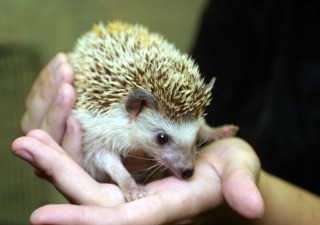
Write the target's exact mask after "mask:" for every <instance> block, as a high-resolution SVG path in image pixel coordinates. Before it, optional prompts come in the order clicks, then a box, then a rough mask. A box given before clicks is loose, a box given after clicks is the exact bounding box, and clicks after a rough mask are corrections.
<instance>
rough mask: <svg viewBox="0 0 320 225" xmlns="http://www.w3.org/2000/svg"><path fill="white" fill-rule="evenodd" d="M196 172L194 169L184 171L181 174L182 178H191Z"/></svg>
mask: <svg viewBox="0 0 320 225" xmlns="http://www.w3.org/2000/svg"><path fill="white" fill-rule="evenodd" d="M193 172H194V170H193V169H188V170H184V171H182V173H181V177H182V178H183V179H188V178H190V177H192V175H193Z"/></svg>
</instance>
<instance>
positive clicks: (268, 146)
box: [193, 0, 320, 194]
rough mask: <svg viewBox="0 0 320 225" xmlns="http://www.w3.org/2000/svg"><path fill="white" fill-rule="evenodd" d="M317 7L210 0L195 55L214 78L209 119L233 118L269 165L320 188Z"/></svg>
mask: <svg viewBox="0 0 320 225" xmlns="http://www.w3.org/2000/svg"><path fill="white" fill-rule="evenodd" d="M319 11H320V7H319V6H318V4H317V3H316V1H293V0H292V1H273V0H265V1H248V0H246V1H233V0H214V1H211V2H210V4H209V5H208V7H207V10H206V12H205V14H204V17H203V20H202V24H201V27H200V32H199V35H198V38H197V41H196V43H195V45H194V51H193V56H194V57H195V59H196V61H197V62H198V63H199V66H200V71H201V73H202V74H203V75H204V76H205V77H206V79H207V81H209V80H210V79H211V77H212V76H216V77H217V82H216V85H215V88H214V90H213V99H212V103H211V105H210V106H209V107H208V112H207V113H208V115H207V117H206V119H207V121H208V122H209V123H210V124H211V125H220V124H225V123H234V124H237V125H239V126H240V133H239V136H241V137H243V138H244V139H246V140H247V141H249V142H250V143H251V144H252V145H253V146H254V148H255V149H256V151H257V153H258V155H259V157H260V159H261V162H262V166H263V167H264V169H266V170H267V171H269V172H271V173H273V174H275V175H277V176H280V177H282V178H284V179H287V180H289V181H291V182H293V183H296V184H298V185H300V186H302V187H305V188H307V189H309V190H311V191H313V192H316V193H318V194H320V166H319V165H320V164H319V163H318V162H317V161H318V159H319V158H320V157H319V156H320V150H318V149H319V146H320V138H319V137H320V48H319V43H320V41H319V40H320V32H319V31H320V26H319V22H318V21H320V18H319V17H320V16H319V15H320V14H319V13H318V12H319Z"/></svg>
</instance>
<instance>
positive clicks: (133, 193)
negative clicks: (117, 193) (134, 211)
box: [124, 187, 147, 202]
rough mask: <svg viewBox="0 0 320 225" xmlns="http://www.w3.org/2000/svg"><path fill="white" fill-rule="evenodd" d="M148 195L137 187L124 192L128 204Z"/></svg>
mask: <svg viewBox="0 0 320 225" xmlns="http://www.w3.org/2000/svg"><path fill="white" fill-rule="evenodd" d="M146 195H147V192H146V191H145V190H144V189H143V188H140V187H136V188H134V189H131V190H128V191H125V192H124V197H125V199H126V201H127V202H132V201H135V200H138V199H140V198H143V197H145V196H146Z"/></svg>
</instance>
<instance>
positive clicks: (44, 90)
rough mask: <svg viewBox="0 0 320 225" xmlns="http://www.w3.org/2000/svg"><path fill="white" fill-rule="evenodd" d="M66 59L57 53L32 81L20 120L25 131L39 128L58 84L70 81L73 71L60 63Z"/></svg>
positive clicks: (65, 62)
mask: <svg viewBox="0 0 320 225" xmlns="http://www.w3.org/2000/svg"><path fill="white" fill-rule="evenodd" d="M67 60H68V59H67V56H66V55H65V54H63V53H60V54H58V55H57V56H56V57H55V58H54V59H53V60H52V61H51V62H50V63H49V64H48V65H47V66H46V67H45V68H44V69H43V70H42V72H41V73H40V75H39V77H38V78H37V79H36V81H35V82H34V84H33V86H32V88H31V91H30V93H29V95H28V97H27V100H26V112H25V113H24V115H23V117H22V120H21V128H22V130H23V131H24V132H25V133H26V132H28V131H29V130H31V129H34V128H39V126H40V123H41V121H42V119H43V118H44V115H45V114H46V112H47V110H48V108H49V105H50V104H51V102H52V101H53V99H54V96H55V95H56V92H57V90H58V87H59V86H60V84H61V83H62V82H67V83H71V82H72V80H73V71H72V68H71V66H69V68H68V67H67V68H65V67H62V68H61V65H62V64H67ZM70 68H71V69H70Z"/></svg>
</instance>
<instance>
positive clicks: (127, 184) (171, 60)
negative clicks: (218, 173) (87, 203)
mask: <svg viewBox="0 0 320 225" xmlns="http://www.w3.org/2000/svg"><path fill="white" fill-rule="evenodd" d="M69 57H70V62H71V64H72V65H73V67H74V73H75V79H74V86H75V90H76V95H77V101H76V106H75V109H74V110H73V114H74V115H75V116H76V118H77V119H78V120H79V122H80V124H81V125H82V128H83V166H84V168H85V170H86V171H87V172H88V173H89V174H90V175H91V176H93V177H94V178H95V179H96V180H98V181H100V182H110V181H113V182H115V183H117V184H118V186H119V187H120V189H121V190H122V192H123V193H124V196H125V198H126V200H127V201H132V200H135V199H138V198H141V197H143V196H145V195H146V193H145V191H144V189H143V188H142V187H140V186H138V185H137V183H136V181H135V180H134V178H133V175H132V174H130V173H129V172H128V170H127V168H126V166H127V167H128V165H129V164H130V163H128V161H130V162H132V160H134V159H137V160H139V159H141V158H146V157H151V158H152V159H153V160H154V161H155V162H156V163H157V164H159V165H162V166H164V167H165V168H167V169H169V170H170V171H171V172H172V173H173V174H174V175H175V176H177V177H179V178H182V179H187V178H189V177H191V176H192V175H193V173H194V160H195V154H196V142H197V141H212V140H215V139H218V138H222V137H226V136H232V135H234V134H235V133H236V130H237V127H236V126H233V125H225V126H222V127H219V128H210V127H209V126H208V125H206V124H205V121H204V118H203V117H204V110H205V107H206V106H207V105H208V104H209V103H210V99H211V89H212V87H213V84H214V79H212V81H211V82H210V83H209V84H205V83H204V80H203V79H202V78H201V77H200V73H199V70H198V66H197V65H196V64H195V62H194V61H193V60H192V59H191V58H190V57H189V56H188V55H187V54H183V53H181V52H180V51H179V50H177V49H176V48H175V46H174V45H173V44H171V43H169V42H168V41H167V40H166V39H165V38H164V37H162V36H161V35H159V34H156V33H151V32H149V30H148V29H147V28H145V27H143V26H141V25H132V24H128V23H122V22H119V21H116V22H110V23H108V24H107V25H106V26H105V25H103V24H101V23H100V24H98V25H95V26H94V27H93V28H92V29H91V31H89V32H88V33H86V34H84V35H83V36H82V37H81V38H80V39H79V40H78V42H77V44H76V46H75V48H74V50H73V52H71V53H70V54H69ZM146 160H147V159H146ZM135 175H136V174H135ZM140 175H141V174H140ZM135 178H136V177H135ZM136 179H137V178H136Z"/></svg>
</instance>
